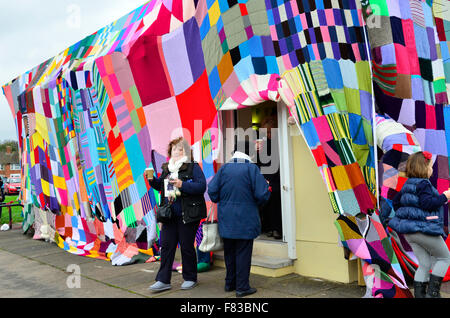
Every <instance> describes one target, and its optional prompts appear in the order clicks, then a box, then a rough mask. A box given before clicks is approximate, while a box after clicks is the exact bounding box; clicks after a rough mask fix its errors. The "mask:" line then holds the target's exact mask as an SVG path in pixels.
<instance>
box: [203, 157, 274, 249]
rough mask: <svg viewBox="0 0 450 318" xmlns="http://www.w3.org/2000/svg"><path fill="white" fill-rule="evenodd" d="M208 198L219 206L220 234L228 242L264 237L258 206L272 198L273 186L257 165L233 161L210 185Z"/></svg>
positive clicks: (224, 167)
mask: <svg viewBox="0 0 450 318" xmlns="http://www.w3.org/2000/svg"><path fill="white" fill-rule="evenodd" d="M208 195H209V197H210V198H211V201H212V202H215V203H218V211H217V219H218V223H219V234H220V236H221V237H223V238H228V239H245V240H250V239H255V238H256V237H257V236H258V235H259V234H261V220H260V218H259V209H258V206H260V205H263V204H264V203H266V202H267V201H268V200H269V198H270V192H269V185H268V184H267V182H266V180H265V179H264V177H263V175H262V174H261V172H260V171H259V168H258V166H257V165H255V164H254V163H251V162H249V161H248V160H245V161H244V160H242V159H233V160H232V161H230V162H227V163H226V164H225V165H223V166H222V167H221V168H220V169H219V171H217V174H216V175H215V176H214V178H213V179H212V180H211V181H210V182H209V184H208Z"/></svg>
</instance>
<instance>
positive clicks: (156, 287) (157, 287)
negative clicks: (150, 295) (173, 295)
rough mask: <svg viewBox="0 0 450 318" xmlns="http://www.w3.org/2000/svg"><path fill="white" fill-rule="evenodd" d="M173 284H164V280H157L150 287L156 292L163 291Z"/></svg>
mask: <svg viewBox="0 0 450 318" xmlns="http://www.w3.org/2000/svg"><path fill="white" fill-rule="evenodd" d="M171 288H172V286H171V285H170V284H164V283H163V282H159V281H157V282H156V283H154V284H153V285H151V286H150V287H149V288H148V289H150V290H151V291H154V292H162V291H164V290H168V289H171Z"/></svg>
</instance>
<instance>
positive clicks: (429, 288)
mask: <svg viewBox="0 0 450 318" xmlns="http://www.w3.org/2000/svg"><path fill="white" fill-rule="evenodd" d="M431 159H432V155H431V153H429V152H426V151H424V152H421V151H420V152H416V153H414V154H412V155H410V156H409V158H408V161H407V163H406V176H407V177H408V180H407V181H406V182H405V184H404V185H403V187H402V189H401V191H400V192H399V193H398V194H397V195H396V196H395V197H394V200H393V206H394V210H395V215H394V217H393V218H392V219H391V220H390V221H389V223H388V225H389V226H390V227H391V228H392V229H393V230H394V231H396V232H397V233H401V234H404V236H405V238H406V240H407V241H408V243H409V245H410V246H411V248H412V250H413V252H414V255H415V256H416V257H417V260H418V263H419V267H418V268H417V270H416V273H415V275H414V297H415V298H425V297H426V298H440V288H441V283H442V279H443V277H444V276H445V274H446V272H447V269H448V266H449V264H450V252H449V250H448V247H447V245H446V244H445V242H444V240H443V238H442V236H443V235H445V234H444V229H443V223H444V222H443V216H444V215H443V206H444V204H446V203H447V201H448V200H449V199H450V190H447V191H444V193H443V194H439V192H438V191H437V189H436V188H435V187H433V185H432V184H431V183H430V180H429V178H430V177H431V175H432V174H433V168H432V166H433V162H432V160H431ZM432 256H434V257H435V259H436V262H435V263H434V265H432V261H431V257H432ZM430 270H431V274H430Z"/></svg>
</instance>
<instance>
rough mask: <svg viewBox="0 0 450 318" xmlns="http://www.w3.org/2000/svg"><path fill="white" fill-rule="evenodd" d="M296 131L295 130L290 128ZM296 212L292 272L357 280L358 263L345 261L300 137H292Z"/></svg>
mask: <svg viewBox="0 0 450 318" xmlns="http://www.w3.org/2000/svg"><path fill="white" fill-rule="evenodd" d="M292 128H295V129H297V128H296V127H292ZM291 138H292V148H293V153H292V159H293V162H294V165H293V166H294V188H295V208H296V222H297V225H296V241H297V244H296V248H297V260H296V261H295V263H294V267H295V272H296V273H297V274H299V275H303V276H309V277H319V278H324V279H327V280H333V281H338V282H343V283H350V282H353V281H356V280H357V279H358V276H357V275H358V269H357V262H356V260H354V261H347V260H346V259H345V258H344V252H343V248H342V247H340V246H338V239H339V236H338V232H337V229H336V227H335V225H334V221H335V220H336V218H337V216H338V215H337V214H335V213H333V210H332V208H331V204H330V200H329V198H328V193H327V189H326V186H325V183H324V182H323V179H322V176H321V174H320V172H319V170H318V168H317V165H316V163H315V161H314V159H313V157H312V154H311V152H310V150H309V149H308V146H307V145H306V142H305V140H304V138H303V136H292V137H291Z"/></svg>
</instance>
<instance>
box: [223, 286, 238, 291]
mask: <svg viewBox="0 0 450 318" xmlns="http://www.w3.org/2000/svg"><path fill="white" fill-rule="evenodd" d="M224 289H225V291H226V292H231V291H233V290H236V287H234V286H233V287H230V286H227V285H225V288H224Z"/></svg>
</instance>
